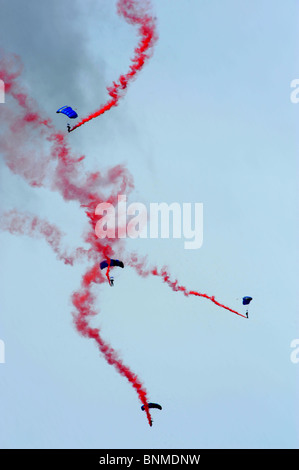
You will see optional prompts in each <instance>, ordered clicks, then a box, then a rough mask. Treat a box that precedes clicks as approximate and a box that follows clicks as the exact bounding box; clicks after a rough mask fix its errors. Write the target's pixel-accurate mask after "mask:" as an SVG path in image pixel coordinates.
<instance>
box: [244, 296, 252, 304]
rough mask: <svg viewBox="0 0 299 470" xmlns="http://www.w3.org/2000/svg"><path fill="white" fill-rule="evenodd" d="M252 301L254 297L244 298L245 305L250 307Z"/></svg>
mask: <svg viewBox="0 0 299 470" xmlns="http://www.w3.org/2000/svg"><path fill="white" fill-rule="evenodd" d="M251 301H252V297H249V296H246V297H243V305H248V304H250V302H251Z"/></svg>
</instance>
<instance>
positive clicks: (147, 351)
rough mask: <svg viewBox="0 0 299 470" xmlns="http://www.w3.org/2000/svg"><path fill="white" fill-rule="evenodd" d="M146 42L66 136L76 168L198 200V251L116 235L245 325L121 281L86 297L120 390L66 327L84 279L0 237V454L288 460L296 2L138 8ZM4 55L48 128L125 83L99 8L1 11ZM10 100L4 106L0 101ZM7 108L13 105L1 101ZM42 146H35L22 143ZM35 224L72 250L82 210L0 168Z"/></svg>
mask: <svg viewBox="0 0 299 470" xmlns="http://www.w3.org/2000/svg"><path fill="white" fill-rule="evenodd" d="M152 9H153V12H154V15H155V16H156V17H157V27H158V34H159V39H158V41H157V43H156V45H155V48H154V53H153V56H152V58H151V59H150V61H149V62H148V63H147V64H146V65H145V67H144V68H143V70H142V71H141V73H140V74H139V75H138V77H137V78H136V80H135V81H134V82H133V83H131V85H130V87H129V89H128V92H127V94H126V96H125V97H124V98H123V100H122V101H121V102H120V103H119V106H118V107H117V108H114V109H112V110H111V111H109V112H108V113H106V114H105V115H103V116H101V117H99V118H97V119H94V120H93V121H92V122H90V123H88V124H86V125H84V126H82V127H81V128H80V129H78V130H76V131H75V132H73V133H71V134H70V135H69V136H68V139H69V143H70V145H71V147H72V149H74V151H75V152H76V153H77V154H84V155H85V156H86V158H85V164H86V167H87V169H89V170H95V169H100V170H101V171H102V170H103V171H105V169H107V168H110V167H112V166H115V165H117V164H119V163H121V164H124V165H125V166H126V167H127V168H128V170H129V172H130V173H131V174H132V176H133V178H134V185H135V189H134V192H133V194H132V195H131V196H130V200H131V201H133V202H142V203H143V204H145V205H149V204H150V203H153V202H166V203H168V204H170V203H172V202H177V203H179V204H183V203H184V202H190V203H193V204H194V203H196V202H199V203H203V211H204V212H203V214H204V215H203V245H202V247H201V248H199V249H197V250H186V249H184V240H183V239H172V238H171V239H156V240H154V239H149V238H148V239H137V240H130V239H128V240H126V247H127V250H128V251H129V250H136V251H137V252H138V253H139V254H140V255H142V256H145V255H146V256H147V257H148V260H149V261H150V262H151V263H153V264H156V265H158V266H159V267H162V266H164V265H167V266H168V268H169V271H170V272H171V273H172V275H173V277H174V278H177V279H178V280H179V282H180V283H181V284H183V285H185V286H187V287H188V288H189V289H196V290H199V291H200V292H205V293H207V294H208V295H215V297H216V299H218V300H219V301H221V302H223V303H225V304H226V305H229V306H230V307H231V308H233V309H237V310H238V311H240V312H242V313H243V314H244V312H245V308H244V307H243V306H242V301H241V299H242V297H243V296H244V295H250V296H252V297H253V301H252V303H251V304H250V306H249V307H250V308H249V319H248V320H246V319H243V318H241V317H238V316H236V315H234V314H232V313H230V312H228V311H225V310H223V309H220V308H218V307H217V306H215V305H214V304H213V303H211V302H209V301H207V300H206V299H201V298H191V297H190V298H187V297H185V296H184V295H182V294H181V293H179V292H178V293H175V292H173V291H172V290H171V289H169V288H168V287H167V285H165V284H164V283H163V282H162V281H161V279H159V278H156V277H148V278H146V279H143V278H140V277H138V276H137V274H136V273H135V271H133V270H132V269H130V268H128V269H124V270H122V271H121V272H120V273H119V275H118V276H115V278H116V282H115V287H114V288H113V290H112V289H111V288H110V287H109V286H108V285H105V284H104V285H100V286H99V294H98V299H97V306H98V311H99V313H98V315H97V316H96V317H95V318H93V320H92V322H93V325H98V326H100V328H101V331H102V334H103V336H104V337H105V339H106V340H107V341H108V342H109V343H110V344H111V345H112V346H113V347H114V348H115V349H116V350H117V351H118V352H119V354H120V356H121V357H122V358H123V360H124V361H125V363H126V364H128V365H129V366H130V368H131V369H132V370H134V371H135V372H136V373H137V374H138V376H139V378H140V379H141V380H142V382H143V383H144V386H145V387H146V389H147V391H148V395H149V397H150V399H151V401H154V402H158V403H160V404H161V405H162V407H163V410H162V411H158V410H156V412H155V413H153V419H154V424H153V426H152V427H149V426H148V424H147V422H146V419H145V416H144V413H143V412H142V411H141V410H140V403H139V401H138V397H137V395H136V393H135V392H134V390H133V389H132V387H131V386H130V384H129V383H128V382H127V381H126V380H125V379H124V378H123V377H121V376H120V375H119V374H117V372H116V371H115V369H114V368H113V367H111V366H109V365H108V364H107V363H106V361H105V360H104V358H103V357H102V356H101V354H100V353H99V352H98V350H97V348H96V346H95V344H94V343H93V342H92V341H90V340H88V339H86V338H84V337H81V336H80V335H79V334H78V332H77V331H76V329H75V327H74V325H73V321H72V315H71V311H72V306H71V300H70V299H71V295H72V293H73V292H74V290H76V288H78V286H79V284H80V278H81V275H82V273H83V272H84V269H83V267H82V265H81V266H80V265H78V266H74V267H70V266H66V265H64V264H63V263H61V262H60V261H59V260H57V259H56V258H55V255H54V254H53V252H52V251H51V249H50V248H49V246H48V245H47V244H46V242H45V241H43V240H37V239H33V238H29V237H17V236H13V235H11V234H9V233H6V232H0V259H1V264H0V296H1V307H0V312H1V315H0V340H2V341H3V342H4V344H5V363H0V380H1V387H0V396H1V399H0V413H1V417H2V419H1V426H0V448H87V449H88V448H96V449H114V448H118V449H134V448H137V449H138V448H141V449H191V448H196V449H197V448H198V449H200V448H203V449H204V448H209V449H215V448H298V447H299V446H298V444H299V422H298V416H299V413H298V411H299V410H298V391H299V390H298V388H299V387H298V384H299V381H298V373H299V364H298V363H293V362H292V361H291V353H292V348H291V346H290V344H291V342H292V341H293V340H294V339H296V338H299V325H298V299H297V296H296V292H297V286H298V250H297V246H298V242H297V240H298V217H297V214H298V184H297V180H298V167H297V158H296V157H297V153H298V138H297V129H298V113H299V104H297V105H296V104H294V103H292V102H291V100H290V94H291V91H292V89H291V87H290V83H291V81H292V80H293V79H295V78H299V68H298V59H299V57H298V4H297V2H296V1H295V0H289V1H288V5H287V7H286V5H285V4H284V3H282V2H280V1H278V0H271V1H270V0H262V1H261V0H259V1H258V0H252V1H250V2H239V1H237V0H235V1H234V0H222V1H221V2H220V1H217V0H212V1H211V0H209V1H208V0H200V1H195V0H185V1H184V2H182V1H178V0H162V1H159V2H158V1H157V0H153V1H152ZM0 12H1V14H0V47H1V49H3V50H4V51H5V52H6V53H15V54H17V55H19V56H20V58H21V61H22V63H23V66H24V69H23V73H22V81H23V84H24V87H25V88H26V90H28V91H29V93H30V94H31V96H32V97H33V98H34V99H35V100H36V102H37V103H38V105H39V107H40V108H41V109H43V110H44V113H45V116H50V117H51V118H52V119H53V122H54V124H55V126H56V127H57V129H60V130H64V129H65V127H66V122H67V121H66V120H65V119H64V117H63V116H61V115H58V114H56V110H57V109H58V108H59V107H61V106H63V105H65V104H70V105H72V106H73V107H74V108H76V109H77V111H78V113H79V114H80V115H82V116H85V115H86V114H88V113H89V112H90V111H93V110H94V109H96V108H97V106H99V105H101V104H102V103H103V102H105V100H106V99H107V90H106V87H107V86H109V85H110V84H111V83H112V81H113V80H116V79H117V78H118V76H119V75H120V74H121V73H124V72H126V71H127V70H128V67H129V65H130V58H131V57H132V55H133V51H134V48H135V46H136V44H137V40H138V38H137V32H136V29H135V28H134V27H133V26H131V25H128V24H127V23H126V22H125V21H124V20H123V18H121V17H119V16H118V15H117V11H116V2H115V1H107V0H84V2H83V1H82V0H75V1H74V0H72V1H71V0H64V2H60V1H58V0H49V1H48V2H40V1H37V0H29V1H28V2H26V4H25V3H24V2H23V1H21V0H10V1H8V0H0ZM0 78H1V77H0ZM8 106H11V103H10V102H9V100H7V101H6V103H2V104H0V113H1V112H2V110H3V109H4V107H8ZM6 109H7V108H6ZM36 151H37V152H38V149H36ZM12 208H17V209H18V210H21V211H26V212H27V211H28V212H31V213H34V214H37V215H39V216H40V217H43V218H46V219H47V220H48V221H50V222H53V223H55V224H57V225H59V227H61V229H62V230H63V231H64V232H65V233H66V236H65V243H66V245H67V246H70V247H76V246H78V245H81V233H82V230H84V226H85V224H86V219H85V218H84V214H82V211H80V210H79V207H78V205H77V204H75V203H73V202H69V203H66V202H65V201H64V200H63V199H62V198H61V196H59V194H57V193H54V192H50V191H48V190H47V189H38V188H32V187H29V186H28V185H27V184H26V182H25V181H24V180H23V179H21V178H20V177H19V176H17V175H13V174H12V173H11V172H10V171H9V169H8V168H7V167H6V165H5V163H4V161H3V159H2V158H1V155H0V214H1V213H3V212H4V211H7V210H10V209H12Z"/></svg>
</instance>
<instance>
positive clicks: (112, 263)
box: [100, 259, 125, 269]
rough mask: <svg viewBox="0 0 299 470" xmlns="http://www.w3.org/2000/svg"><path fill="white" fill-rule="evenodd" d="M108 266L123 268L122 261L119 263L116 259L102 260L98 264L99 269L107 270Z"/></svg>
mask: <svg viewBox="0 0 299 470" xmlns="http://www.w3.org/2000/svg"><path fill="white" fill-rule="evenodd" d="M108 266H119V267H120V268H124V267H125V265H124V263H123V262H122V261H119V260H118V259H110V260H104V261H101V262H100V268H101V269H105V268H108Z"/></svg>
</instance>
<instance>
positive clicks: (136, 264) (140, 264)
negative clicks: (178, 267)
mask: <svg viewBox="0 0 299 470" xmlns="http://www.w3.org/2000/svg"><path fill="white" fill-rule="evenodd" d="M145 262H146V260H145V259H144V260H139V259H138V257H137V255H136V254H135V253H133V254H131V256H130V258H129V259H128V260H127V264H128V265H129V266H132V267H133V268H134V269H135V270H136V272H137V273H138V274H139V276H142V277H148V276H149V275H153V276H158V277H161V278H162V279H163V281H164V282H165V283H166V284H167V285H168V286H169V287H170V288H171V289H172V290H173V291H174V292H183V294H184V295H185V296H186V297H189V296H190V295H194V296H196V297H203V298H204V299H207V300H210V301H211V302H213V303H214V304H215V305H217V307H220V308H223V309H225V310H228V311H229V312H232V313H235V314H236V315H239V316H240V317H243V318H247V317H246V316H245V315H243V314H242V313H239V312H237V311H236V310H233V309H232V308H230V307H227V306H226V305H224V304H222V303H220V302H218V301H217V300H216V299H215V297H214V296H213V295H212V296H210V295H207V294H202V293H201V292H198V291H195V290H188V289H187V287H185V286H181V285H180V284H179V282H178V281H177V280H175V281H172V280H171V278H170V274H169V273H168V272H167V269H166V268H165V267H164V268H162V269H161V270H160V271H159V270H158V268H157V267H154V268H148V269H146V268H145V267H144V266H145Z"/></svg>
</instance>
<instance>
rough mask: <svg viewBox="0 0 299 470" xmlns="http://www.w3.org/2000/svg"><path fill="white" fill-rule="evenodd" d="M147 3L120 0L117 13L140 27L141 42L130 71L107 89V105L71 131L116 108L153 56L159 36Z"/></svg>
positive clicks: (134, 0) (132, 60)
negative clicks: (131, 83) (130, 84)
mask: <svg viewBox="0 0 299 470" xmlns="http://www.w3.org/2000/svg"><path fill="white" fill-rule="evenodd" d="M146 6H147V4H146V3H145V2H138V1H136V0H119V1H118V3H117V12H118V14H119V15H120V16H122V17H123V18H124V19H125V20H126V21H127V22H128V23H129V24H131V25H133V26H137V27H138V34H139V36H140V41H139V44H138V46H137V47H136V49H135V51H134V56H133V58H132V59H131V65H130V68H129V71H128V72H127V73H126V74H124V75H121V76H120V77H119V79H118V80H117V81H116V82H113V85H112V86H110V87H108V88H107V91H108V95H109V99H108V101H107V103H105V104H104V105H102V106H101V107H100V108H99V109H98V110H96V111H94V112H93V113H91V114H89V115H88V116H87V117H86V118H84V119H82V120H81V121H79V122H78V124H76V125H75V126H73V127H72V128H71V129H70V132H72V131H74V130H75V129H77V128H78V127H80V126H82V125H83V124H86V123H87V122H88V121H91V119H94V118H96V117H98V116H101V115H102V114H104V113H105V112H106V111H109V110H110V109H111V108H113V107H114V106H117V105H118V103H119V100H120V99H121V98H122V97H123V96H124V94H125V93H126V91H127V88H128V85H129V83H130V82H131V81H133V80H134V78H136V75H137V74H138V72H140V71H141V69H142V68H143V66H144V64H145V63H146V62H147V60H148V59H149V58H150V57H151V55H152V50H153V46H154V44H155V42H156V41H157V38H158V35H157V32H156V24H155V22H156V20H155V18H154V17H153V16H152V15H151V14H149V13H148V11H147V10H148V9H147V8H146Z"/></svg>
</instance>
